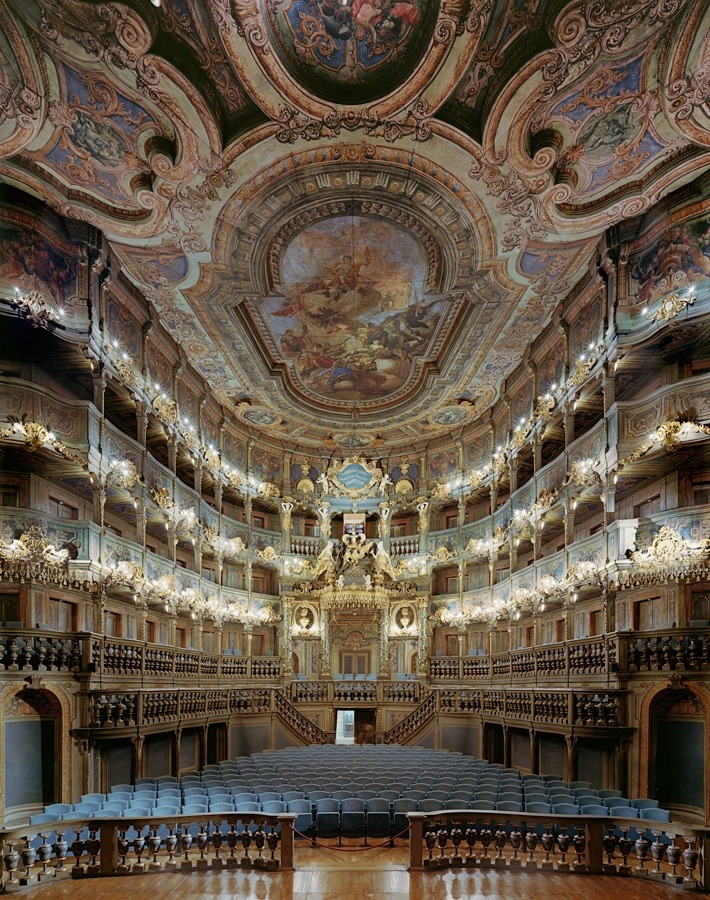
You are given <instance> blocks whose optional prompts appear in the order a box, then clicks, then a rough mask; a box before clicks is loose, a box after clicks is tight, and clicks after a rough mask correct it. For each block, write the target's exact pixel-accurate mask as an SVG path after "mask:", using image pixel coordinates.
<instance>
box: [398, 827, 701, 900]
mask: <svg viewBox="0 0 710 900" xmlns="http://www.w3.org/2000/svg"><path fill="white" fill-rule="evenodd" d="M407 815H408V817H409V820H410V824H411V831H410V840H409V847H410V869H413V870H417V869H424V870H425V871H432V872H437V871H438V872H440V871H441V870H445V869H449V868H451V869H457V868H482V869H487V868H491V869H495V870H496V872H498V873H501V874H502V873H505V872H507V871H511V872H521V871H528V872H530V871H549V872H564V873H566V874H571V875H575V874H579V875H585V874H596V875H601V874H604V875H616V876H623V877H637V878H643V879H645V880H647V881H649V880H651V881H656V882H662V883H664V884H667V885H669V886H671V885H672V886H676V887H682V888H683V889H685V890H690V891H695V890H698V888H699V887H700V888H701V889H703V888H705V889H707V866H706V865H705V864H704V859H703V850H704V844H705V841H706V840H707V831H705V829H702V828H696V827H693V826H692V825H690V824H687V825H686V824H685V823H670V824H669V823H667V822H654V821H652V820H647V821H645V822H644V827H643V828H642V829H639V820H638V819H623V818H619V817H617V816H603V817H602V816H563V815H558V814H550V813H547V814H546V813H528V812H526V813H510V812H498V811H496V812H486V811H471V812H467V811H465V810H460V811H456V810H447V811H446V812H444V811H441V812H431V813H423V812H421V813H420V812H412V813H408V814H407ZM634 863H635V865H634Z"/></svg>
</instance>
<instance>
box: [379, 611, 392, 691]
mask: <svg viewBox="0 0 710 900" xmlns="http://www.w3.org/2000/svg"><path fill="white" fill-rule="evenodd" d="M380 612H381V618H380V675H389V673H390V647H389V634H388V632H389V608H388V607H384V608H383V609H382V610H380Z"/></svg>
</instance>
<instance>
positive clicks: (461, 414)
mask: <svg viewBox="0 0 710 900" xmlns="http://www.w3.org/2000/svg"><path fill="white" fill-rule="evenodd" d="M468 418H469V411H468V410H467V409H465V407H463V406H445V407H444V408H443V409H440V410H439V411H438V412H436V413H434V415H433V416H431V422H432V423H433V424H434V425H442V426H444V427H452V426H453V425H462V424H463V423H464V422H465V421H466V419H468Z"/></svg>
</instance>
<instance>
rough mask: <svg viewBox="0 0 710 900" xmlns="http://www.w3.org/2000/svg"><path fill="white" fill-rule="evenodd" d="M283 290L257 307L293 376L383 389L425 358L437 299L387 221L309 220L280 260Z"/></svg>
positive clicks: (305, 383) (359, 391)
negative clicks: (282, 294) (427, 287)
mask: <svg viewBox="0 0 710 900" xmlns="http://www.w3.org/2000/svg"><path fill="white" fill-rule="evenodd" d="M280 282H281V287H282V290H283V292H284V296H283V297H278V298H269V299H267V300H266V301H264V302H263V303H262V304H261V305H260V312H261V315H262V318H264V319H265V320H266V322H267V324H268V326H269V328H270V329H271V332H272V333H273V335H274V337H275V339H276V340H277V342H278V345H279V348H280V351H281V355H282V357H283V358H284V359H286V360H288V361H290V362H291V363H292V365H291V367H290V368H291V371H292V372H293V374H294V378H295V380H296V381H297V383H298V385H299V386H300V387H302V388H303V389H305V390H306V391H308V392H310V393H311V394H315V395H316V396H317V395H318V394H323V395H324V396H326V397H328V398H331V399H336V400H342V401H344V402H347V401H360V400H368V399H370V398H375V397H386V396H387V395H388V394H392V393H394V392H395V391H397V390H398V389H399V388H401V387H402V386H404V385H406V383H407V381H408V380H409V378H410V376H411V374H412V369H413V363H414V360H415V359H417V358H421V357H425V356H426V355H427V350H428V348H429V346H430V344H431V338H432V336H433V335H434V333H435V332H436V330H437V326H438V325H439V323H440V320H441V312H442V309H443V307H444V305H445V303H446V301H445V300H444V299H442V298H437V297H434V298H431V297H426V296H425V289H426V261H425V258H424V254H423V252H422V250H421V248H420V247H419V246H418V245H417V243H416V241H415V240H414V239H413V238H412V237H411V236H410V234H409V233H408V232H407V231H405V230H404V229H402V228H400V227H398V226H396V225H393V224H391V223H390V222H389V221H387V220H383V219H375V218H364V217H361V216H352V217H347V216H335V217H333V218H332V219H325V220H324V221H321V222H317V223H315V224H313V225H310V226H308V227H307V228H305V229H304V230H303V231H301V232H299V233H298V234H297V235H296V237H295V238H294V239H293V240H292V241H291V243H290V244H289V245H288V247H287V248H286V250H285V252H284V254H283V259H282V262H281V278H280Z"/></svg>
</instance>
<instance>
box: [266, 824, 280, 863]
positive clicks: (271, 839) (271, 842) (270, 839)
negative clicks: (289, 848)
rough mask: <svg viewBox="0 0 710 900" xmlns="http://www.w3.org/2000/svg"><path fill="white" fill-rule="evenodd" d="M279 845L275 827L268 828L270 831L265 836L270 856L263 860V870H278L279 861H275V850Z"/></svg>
mask: <svg viewBox="0 0 710 900" xmlns="http://www.w3.org/2000/svg"><path fill="white" fill-rule="evenodd" d="M278 845H279V833H278V831H277V830H276V826H275V825H271V826H270V830H269V832H268V833H267V835H266V846H267V847H268V849H269V852H270V853H271V856H270V857H269V858H268V859H266V860H264V868H265V869H278V867H279V861H278V859H276V848H277V847H278Z"/></svg>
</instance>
